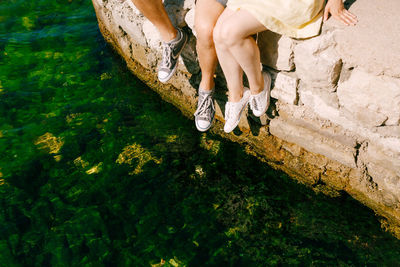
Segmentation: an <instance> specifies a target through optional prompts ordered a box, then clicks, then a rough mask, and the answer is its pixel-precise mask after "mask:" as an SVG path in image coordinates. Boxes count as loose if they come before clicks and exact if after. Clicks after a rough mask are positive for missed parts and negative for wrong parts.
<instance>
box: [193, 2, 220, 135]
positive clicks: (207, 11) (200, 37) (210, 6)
mask: <svg viewBox="0 0 400 267" xmlns="http://www.w3.org/2000/svg"><path fill="white" fill-rule="evenodd" d="M224 9H225V6H224V5H223V4H221V3H219V2H217V1H216V0H198V1H197V3H196V13H195V28H196V35H197V44H196V48H197V56H198V59H199V64H200V68H201V81H200V85H199V90H198V99H197V109H196V112H195V113H194V116H195V119H194V121H195V125H196V128H197V129H198V130H199V131H201V132H205V131H207V130H208V129H209V128H210V127H211V125H212V122H213V120H214V115H215V107H214V99H213V93H214V91H213V88H214V73H215V69H216V67H217V62H218V59H217V54H216V52H215V47H214V41H213V30H214V26H215V23H216V22H217V19H218V17H219V16H220V15H221V13H222V12H223V11H224Z"/></svg>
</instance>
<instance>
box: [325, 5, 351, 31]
mask: <svg viewBox="0 0 400 267" xmlns="http://www.w3.org/2000/svg"><path fill="white" fill-rule="evenodd" d="M329 14H331V15H332V17H334V18H335V19H337V20H338V21H340V22H342V23H343V24H344V25H347V26H349V25H353V26H354V25H356V23H357V22H358V20H357V16H356V15H354V14H353V13H351V12H350V11H348V10H347V9H345V8H344V5H343V2H342V0H328V3H327V4H326V6H325V10H324V21H326V20H327V19H328V18H329Z"/></svg>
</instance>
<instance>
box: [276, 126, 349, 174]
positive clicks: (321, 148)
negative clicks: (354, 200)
mask: <svg viewBox="0 0 400 267" xmlns="http://www.w3.org/2000/svg"><path fill="white" fill-rule="evenodd" d="M269 130H270V132H271V134H272V135H275V136H277V137H278V138H280V139H283V140H285V141H287V142H290V143H295V144H297V145H300V146H301V147H303V148H306V150H308V151H311V152H313V153H317V154H321V155H324V156H326V157H327V158H330V159H334V160H336V161H338V162H340V163H342V164H344V165H345V166H348V167H352V168H354V167H356V165H355V159H354V156H355V154H356V150H355V148H351V147H348V146H344V145H343V144H341V143H340V142H337V141H336V140H334V139H331V138H328V137H326V136H323V135H321V134H319V133H318V132H315V131H312V130H310V129H307V128H304V127H301V126H299V125H295V124H293V122H290V121H286V120H283V119H273V120H271V122H270V125H269Z"/></svg>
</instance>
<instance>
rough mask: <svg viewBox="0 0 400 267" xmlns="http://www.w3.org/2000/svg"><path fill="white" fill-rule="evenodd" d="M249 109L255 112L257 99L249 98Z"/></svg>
mask: <svg viewBox="0 0 400 267" xmlns="http://www.w3.org/2000/svg"><path fill="white" fill-rule="evenodd" d="M249 102H250V108H251V109H252V110H257V109H258V102H257V99H256V98H255V97H250V101H249Z"/></svg>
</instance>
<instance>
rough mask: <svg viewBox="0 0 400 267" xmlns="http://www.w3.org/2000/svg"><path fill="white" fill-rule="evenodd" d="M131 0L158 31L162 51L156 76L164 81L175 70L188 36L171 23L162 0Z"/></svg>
mask: <svg viewBox="0 0 400 267" xmlns="http://www.w3.org/2000/svg"><path fill="white" fill-rule="evenodd" d="M132 2H133V4H134V5H135V6H136V7H137V8H138V9H139V10H140V12H142V14H143V15H144V16H145V17H146V18H147V19H148V20H150V22H151V23H153V24H154V26H155V27H156V28H157V30H158V31H159V32H160V35H161V39H162V40H163V46H162V50H163V51H162V59H161V63H160V65H159V67H158V73H157V76H158V80H159V81H160V82H162V83H166V82H168V81H169V79H171V77H172V76H173V75H174V73H175V71H176V68H177V66H178V56H179V54H180V53H181V52H182V49H183V47H184V46H185V44H186V42H187V39H188V36H187V34H186V33H185V32H184V31H182V30H181V29H177V28H175V27H174V25H172V22H171V20H170V19H169V17H168V14H167V12H166V11H165V8H164V5H163V3H162V0H132Z"/></svg>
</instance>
